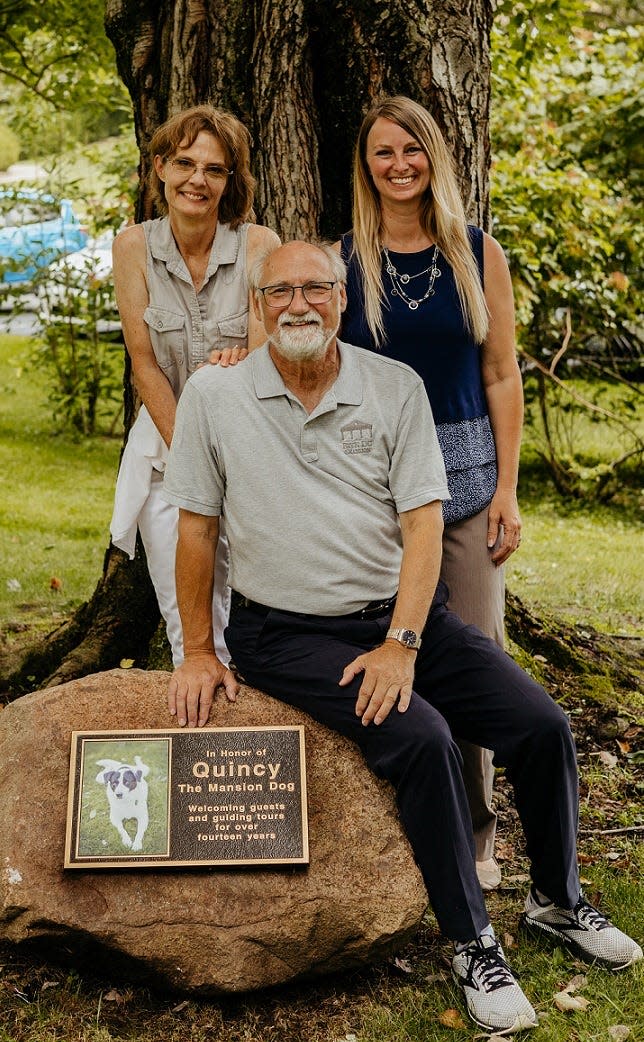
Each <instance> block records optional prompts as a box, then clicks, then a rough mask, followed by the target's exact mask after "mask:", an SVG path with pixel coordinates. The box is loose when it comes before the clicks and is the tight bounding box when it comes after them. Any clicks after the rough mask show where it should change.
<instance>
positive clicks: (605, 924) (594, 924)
mask: <svg viewBox="0 0 644 1042" xmlns="http://www.w3.org/2000/svg"><path fill="white" fill-rule="evenodd" d="M573 912H574V914H575V916H576V917H577V919H578V920H579V921H580V922H581V923H583V924H584V925H587V926H590V928H591V929H593V930H607V929H609V928H610V927H611V926H612V923H611V922H610V920H609V919H607V918H606V916H605V915H602V913H601V912H600V911H599V909H597V908H594V907H593V905H591V904H589V903H588V901H587V900H586V898H585V897H584V896H583V894H582V896H581V897H580V898H579V900H578V901H577V904H576V905H575V907H574V909H573Z"/></svg>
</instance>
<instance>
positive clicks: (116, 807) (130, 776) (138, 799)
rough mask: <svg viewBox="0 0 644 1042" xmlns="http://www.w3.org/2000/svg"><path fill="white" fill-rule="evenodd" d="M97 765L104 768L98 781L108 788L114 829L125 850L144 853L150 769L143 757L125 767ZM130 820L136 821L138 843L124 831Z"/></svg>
mask: <svg viewBox="0 0 644 1042" xmlns="http://www.w3.org/2000/svg"><path fill="white" fill-rule="evenodd" d="M96 763H97V765H98V766H99V767H102V768H103V770H102V771H100V772H99V773H98V774H97V775H96V781H97V782H99V783H100V784H101V785H104V786H105V792H106V794H107V802H108V803H109V805H110V821H111V823H112V825H113V826H114V828H115V829H116V831H117V832H118V834H119V836H120V837H121V839H122V841H123V845H124V846H126V847H131V848H132V850H133V851H135V850H140V849H141V847H142V845H143V837H144V835H145V830H146V829H147V827H148V820H149V819H148V783H147V782H146V780H145V776H146V774H149V773H150V768H149V767H148V766H147V765H146V764H144V763H143V761H142V760H141V757H140V756H135V757H134V764H129V763H122V762H121V761H120V760H97V761H96ZM128 818H134V819H135V820H136V836H135V837H134V842H133V841H132V840H131V839H130V837H129V836H128V834H127V832H126V831H125V829H124V828H123V822H124V821H127V819H128Z"/></svg>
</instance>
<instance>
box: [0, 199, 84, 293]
mask: <svg viewBox="0 0 644 1042" xmlns="http://www.w3.org/2000/svg"><path fill="white" fill-rule="evenodd" d="M86 242H87V231H86V229H85V228H84V227H83V226H82V225H81V223H80V221H79V219H78V217H77V215H76V214H75V213H74V210H73V207H72V204H71V202H70V200H69V199H56V198H55V197H54V196H53V195H48V194H47V193H45V192H40V191H38V190H37V189H35V188H2V189H0V282H2V283H4V284H5V288H6V287H7V285H16V284H19V283H24V282H29V280H30V279H33V277H34V275H35V274H36V273H37V271H38V269H39V268H45V267H47V265H48V264H50V263H51V262H52V261H53V260H55V259H56V258H57V257H60V256H62V255H63V254H67V253H72V252H73V251H74V250H80V249H82V248H83V246H84V245H85V243H86Z"/></svg>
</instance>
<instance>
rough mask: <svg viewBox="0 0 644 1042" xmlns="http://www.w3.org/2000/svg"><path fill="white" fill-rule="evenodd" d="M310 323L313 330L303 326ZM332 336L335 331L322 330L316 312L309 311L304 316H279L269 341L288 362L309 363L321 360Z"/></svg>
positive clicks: (308, 326) (286, 313)
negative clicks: (312, 323)
mask: <svg viewBox="0 0 644 1042" xmlns="http://www.w3.org/2000/svg"><path fill="white" fill-rule="evenodd" d="M310 322H315V323H316V325H315V328H314V329H311V327H310V325H307V324H305V323H310ZM287 323H288V325H287ZM292 323H296V324H295V325H293V324H292ZM334 336H335V331H333V332H329V330H328V329H325V328H324V325H323V324H322V320H321V318H320V316H319V315H318V314H317V312H315V311H309V312H307V313H306V314H305V315H291V314H290V313H289V312H288V311H285V312H284V314H283V315H280V317H279V320H278V323H277V328H276V329H275V330H274V332H273V334H272V336H271V338H270V341H271V343H272V344H273V346H274V347H275V349H276V350H277V351H278V352H279V353H280V355H282V357H283V358H286V359H288V361H289V362H311V361H313V360H315V359H317V358H322V356H323V355H324V352H325V351H326V349H327V347H328V346H329V343H330V342H331V340H332V339H333V337H334Z"/></svg>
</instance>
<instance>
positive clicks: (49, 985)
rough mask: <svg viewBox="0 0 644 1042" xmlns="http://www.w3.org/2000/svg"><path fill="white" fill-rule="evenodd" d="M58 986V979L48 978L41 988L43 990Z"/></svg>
mask: <svg viewBox="0 0 644 1042" xmlns="http://www.w3.org/2000/svg"><path fill="white" fill-rule="evenodd" d="M57 987H58V981H57V980H46V981H44V982H43V986H42V988H41V989H40V990H41V991H47V989H48V988H57Z"/></svg>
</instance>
